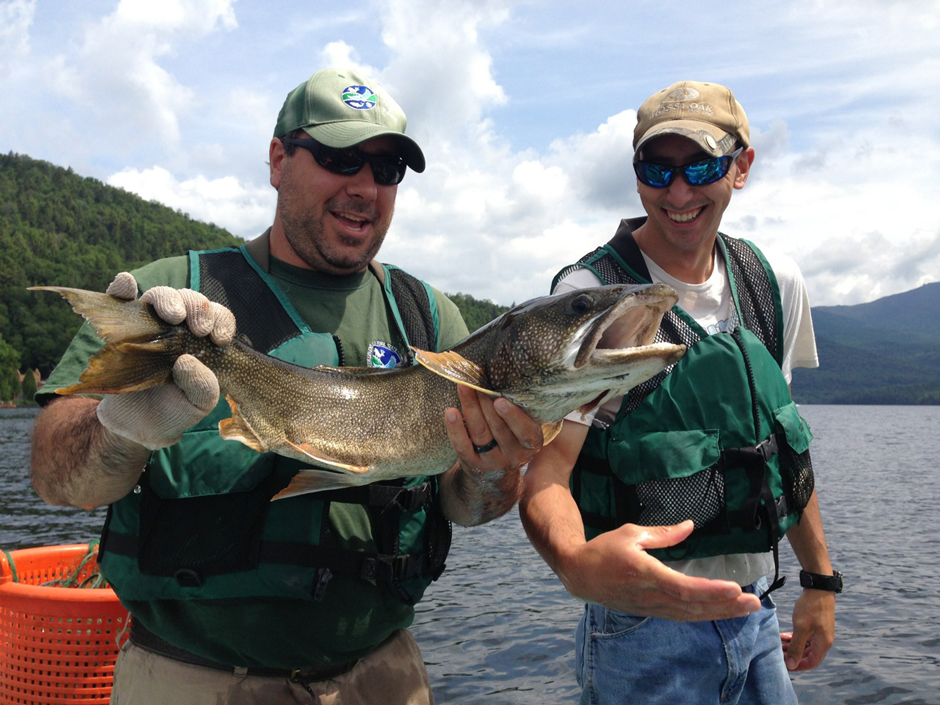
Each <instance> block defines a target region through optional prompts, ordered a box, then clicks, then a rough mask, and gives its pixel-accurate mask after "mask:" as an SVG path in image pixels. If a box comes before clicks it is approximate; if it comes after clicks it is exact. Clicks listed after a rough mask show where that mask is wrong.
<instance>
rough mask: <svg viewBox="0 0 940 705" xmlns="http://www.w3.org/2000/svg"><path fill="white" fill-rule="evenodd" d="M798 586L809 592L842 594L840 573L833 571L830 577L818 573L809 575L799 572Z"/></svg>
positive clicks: (805, 572)
mask: <svg viewBox="0 0 940 705" xmlns="http://www.w3.org/2000/svg"><path fill="white" fill-rule="evenodd" d="M800 586H801V587H803V588H808V589H810V590H826V591H828V592H833V593H835V594H837V595H838V594H839V593H840V592H842V587H843V580H842V573H840V572H839V571H838V570H834V571H832V575H822V574H820V573H809V572H807V571H805V570H801V571H800Z"/></svg>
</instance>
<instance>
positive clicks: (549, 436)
mask: <svg viewBox="0 0 940 705" xmlns="http://www.w3.org/2000/svg"><path fill="white" fill-rule="evenodd" d="M564 423H565V420H564V419H559V420H558V421H552V422H551V423H543V424H542V445H543V446H547V445H548V444H549V443H551V442H552V441H554V440H555V436H557V435H558V434H559V433H561V427H562V426H563V425H564Z"/></svg>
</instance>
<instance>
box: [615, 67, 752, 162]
mask: <svg viewBox="0 0 940 705" xmlns="http://www.w3.org/2000/svg"><path fill="white" fill-rule="evenodd" d="M670 134H671V135H681V136H682V137H686V138H688V139H690V140H692V141H693V142H695V143H696V144H698V145H699V146H700V147H701V148H702V149H703V150H705V152H707V153H708V154H710V155H712V156H714V157H717V156H721V155H722V154H727V153H728V152H730V151H731V150H732V149H733V147H734V145H735V143H736V142H740V143H741V144H743V145H744V146H745V147H750V131H749V129H748V125H747V115H745V114H744V108H742V107H741V104H740V103H739V102H738V101H737V100H736V99H735V97H734V94H733V93H732V92H731V90H730V89H728V88H725V87H724V86H721V85H718V84H717V83H700V82H699V81H680V82H679V83H673V84H672V85H671V86H669V88H665V89H663V90H661V91H659V93H656V94H654V95H652V96H650V97H649V98H647V99H646V101H645V102H644V103H643V105H641V106H640V109H639V110H638V111H637V113H636V128H634V130H633V151H634V159H636V158H637V156H636V155H638V154H639V153H640V150H641V149H642V148H643V145H644V144H646V143H647V142H649V141H650V140H651V139H653V138H655V137H660V136H661V135H670Z"/></svg>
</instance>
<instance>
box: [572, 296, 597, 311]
mask: <svg viewBox="0 0 940 705" xmlns="http://www.w3.org/2000/svg"><path fill="white" fill-rule="evenodd" d="M592 308H594V297H593V296H591V295H590V294H580V295H578V296H576V297H575V298H574V299H573V300H572V301H571V311H572V313H577V314H581V313H587V312H588V311H590V310H591V309H592Z"/></svg>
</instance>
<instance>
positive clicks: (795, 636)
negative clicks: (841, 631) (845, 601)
mask: <svg viewBox="0 0 940 705" xmlns="http://www.w3.org/2000/svg"><path fill="white" fill-rule="evenodd" d="M835 603H836V600H835V593H832V592H827V591H825V590H804V591H803V594H802V595H800V597H799V599H798V600H797V601H796V604H795V605H794V607H793V631H792V632H784V633H782V634H781V635H780V641H781V646H782V647H783V655H784V657H785V658H786V663H787V669H789V670H791V671H809V670H811V669H813V668H816V666H818V665H819V664H821V663H822V661H823V659H824V658H826V654H827V653H828V651H829V649H830V647H831V646H832V644H833V642H834V641H835V632H836V617H835Z"/></svg>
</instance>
